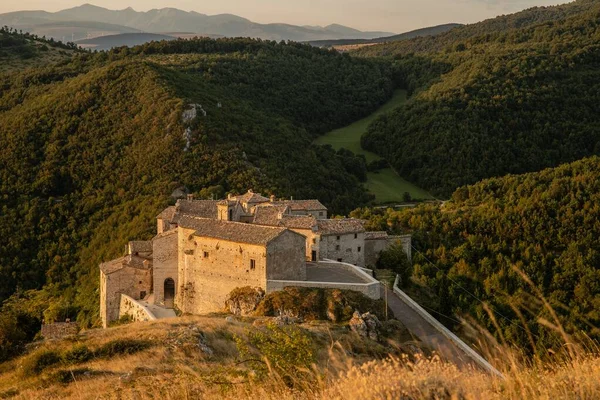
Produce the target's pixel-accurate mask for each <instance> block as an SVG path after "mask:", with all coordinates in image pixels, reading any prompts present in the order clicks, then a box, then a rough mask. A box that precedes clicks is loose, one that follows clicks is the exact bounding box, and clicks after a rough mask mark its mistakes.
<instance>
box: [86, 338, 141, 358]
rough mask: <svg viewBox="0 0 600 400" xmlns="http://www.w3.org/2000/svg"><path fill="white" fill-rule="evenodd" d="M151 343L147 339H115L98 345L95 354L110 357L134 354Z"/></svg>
mask: <svg viewBox="0 0 600 400" xmlns="http://www.w3.org/2000/svg"><path fill="white" fill-rule="evenodd" d="M151 345H152V343H151V342H150V341H148V340H137V339H116V340H112V341H110V342H108V343H106V344H104V345H103V346H102V347H100V348H99V349H98V350H97V351H96V356H97V357H106V358H110V357H114V356H117V355H122V354H134V353H137V352H140V351H143V350H146V349H148V348H149V347H150V346H151Z"/></svg>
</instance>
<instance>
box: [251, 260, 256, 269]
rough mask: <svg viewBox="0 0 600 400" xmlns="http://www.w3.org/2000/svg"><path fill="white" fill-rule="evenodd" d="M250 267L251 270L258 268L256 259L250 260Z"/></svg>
mask: <svg viewBox="0 0 600 400" xmlns="http://www.w3.org/2000/svg"><path fill="white" fill-rule="evenodd" d="M250 269H251V270H254V269H256V260H250Z"/></svg>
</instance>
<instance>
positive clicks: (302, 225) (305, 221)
mask: <svg viewBox="0 0 600 400" xmlns="http://www.w3.org/2000/svg"><path fill="white" fill-rule="evenodd" d="M281 223H282V226H285V227H286V228H290V229H312V228H313V226H315V225H316V224H317V219H316V218H315V217H313V216H312V215H284V216H283V218H282V220H281Z"/></svg>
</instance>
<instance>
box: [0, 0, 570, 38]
mask: <svg viewBox="0 0 600 400" xmlns="http://www.w3.org/2000/svg"><path fill="white" fill-rule="evenodd" d="M87 1H88V2H89V3H91V4H94V5H97V6H100V7H105V8H110V9H123V8H127V7H128V6H131V7H133V8H134V9H135V10H137V11H147V10H150V9H152V8H164V7H174V8H179V9H182V10H185V11H192V10H193V11H197V12H200V13H203V14H222V13H231V14H236V15H239V16H242V17H245V18H248V19H250V20H252V21H255V22H261V23H266V22H285V23H290V24H295V25H328V24H331V23H339V24H343V25H348V26H352V27H354V28H357V29H362V30H380V31H382V30H385V31H390V32H396V33H401V32H406V31H409V30H412V29H416V28H422V27H426V26H432V25H437V24H443V23H447V22H460V23H470V22H477V21H480V20H483V19H486V18H491V17H495V16H497V15H501V14H508V13H512V12H515V11H520V10H522V9H525V8H529V7H533V6H543V5H554V4H559V3H566V2H567V1H565V0H562V1H560V0H554V1H552V0H254V1H248V0H211V1H208V0H93V1H90V0H87ZM85 2H86V0H19V1H14V0H0V13H4V12H9V11H18V10H46V11H58V10H62V9H65V8H70V7H74V6H77V5H81V4H82V3H85Z"/></svg>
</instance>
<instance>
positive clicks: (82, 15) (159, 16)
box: [0, 4, 393, 41]
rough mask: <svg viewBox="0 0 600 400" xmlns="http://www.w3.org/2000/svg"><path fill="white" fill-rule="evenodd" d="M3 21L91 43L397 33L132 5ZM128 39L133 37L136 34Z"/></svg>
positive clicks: (18, 15)
mask: <svg viewBox="0 0 600 400" xmlns="http://www.w3.org/2000/svg"><path fill="white" fill-rule="evenodd" d="M0 25H1V26H5V25H6V26H10V27H13V28H16V29H20V30H23V31H26V32H30V33H34V34H36V35H38V36H46V37H47V38H54V39H55V40H61V41H79V40H86V41H87V40H89V39H92V38H95V37H100V36H106V35H120V34H133V33H144V34H146V33H155V34H165V33H166V32H169V34H168V35H169V36H180V35H177V34H176V33H174V32H185V33H186V34H196V35H201V36H213V37H214V36H226V37H253V38H262V39H269V40H294V41H313V40H326V39H372V38H378V37H384V36H390V35H393V33H390V32H362V31H359V30H356V29H352V28H349V27H346V26H342V25H336V24H333V25H329V26H326V27H320V26H295V25H289V24H259V23H255V22H252V21H250V20H248V19H245V18H242V17H238V16H236V15H231V14H221V15H205V14H200V13H197V12H194V11H191V12H186V11H182V10H178V9H175V8H163V9H160V10H150V11H148V12H138V11H135V10H133V9H132V8H127V9H124V10H108V9H106V8H102V7H97V6H94V5H90V4H84V5H82V6H79V7H75V8H70V9H67V10H62V11H58V12H55V13H50V12H46V11H17V12H11V13H6V14H0ZM126 37H128V38H130V39H131V38H132V37H133V36H132V35H127V36H126ZM142 37H143V36H142ZM139 38H141V37H139Z"/></svg>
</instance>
